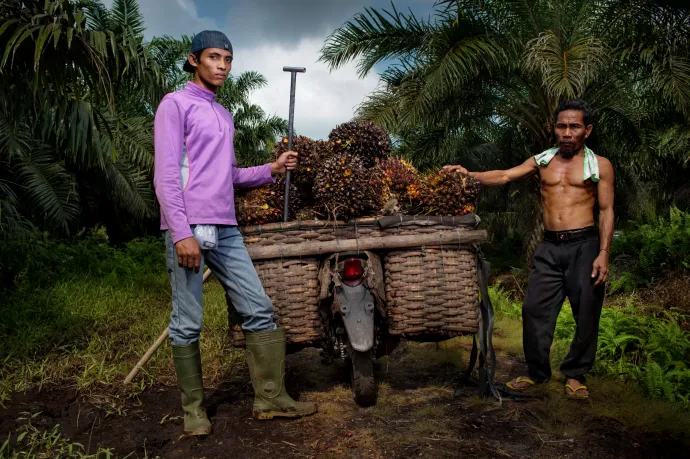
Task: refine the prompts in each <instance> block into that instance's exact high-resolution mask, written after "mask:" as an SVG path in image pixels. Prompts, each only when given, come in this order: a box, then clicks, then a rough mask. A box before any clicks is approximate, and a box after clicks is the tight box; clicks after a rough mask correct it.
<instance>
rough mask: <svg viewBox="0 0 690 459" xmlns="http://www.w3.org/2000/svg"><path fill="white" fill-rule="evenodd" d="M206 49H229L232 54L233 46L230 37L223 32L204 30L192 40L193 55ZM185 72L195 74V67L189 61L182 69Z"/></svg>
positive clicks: (191, 51)
mask: <svg viewBox="0 0 690 459" xmlns="http://www.w3.org/2000/svg"><path fill="white" fill-rule="evenodd" d="M206 48H219V49H227V50H228V51H230V52H231V53H232V44H231V43H230V40H228V37H226V36H225V34H224V33H223V32H218V31H217V30H204V31H203V32H199V33H198V34H196V35H194V38H192V49H191V50H190V53H191V54H194V53H196V52H197V51H203V50H204V49H206ZM182 68H183V69H184V71H185V72H189V73H194V66H192V64H190V63H189V59H187V62H185V63H184V66H183V67H182Z"/></svg>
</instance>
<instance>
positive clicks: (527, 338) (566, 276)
mask: <svg viewBox="0 0 690 459" xmlns="http://www.w3.org/2000/svg"><path fill="white" fill-rule="evenodd" d="M598 255H599V235H598V234H597V231H596V230H595V229H594V228H593V227H591V228H585V229H582V230H578V231H575V232H573V233H570V234H566V235H563V233H551V232H546V233H545V235H544V241H543V242H542V243H541V244H540V245H539V247H538V248H537V250H536V252H535V254H534V265H533V269H532V272H531V274H530V278H529V283H528V286H527V294H526V298H525V302H524V304H523V308H522V331H523V348H524V353H525V359H526V361H527V367H528V370H529V376H530V378H532V380H534V381H535V382H536V383H541V382H544V381H546V380H548V379H549V378H551V364H550V359H549V353H550V350H551V344H552V342H553V334H554V330H555V329H556V319H557V318H558V314H559V312H560V311H561V307H562V306H563V301H564V300H565V297H566V296H567V297H568V299H569V300H570V305H571V306H572V310H573V318H574V319H575V323H576V325H577V326H576V331H575V336H574V337H573V341H572V343H571V344H570V352H569V353H568V355H567V356H566V358H565V360H564V361H563V363H562V364H561V368H560V371H561V373H563V375H564V376H565V377H566V378H573V379H577V380H578V381H580V382H583V383H584V381H585V376H584V375H585V373H587V372H589V371H590V370H591V369H592V366H593V365H594V359H595V356H596V351H597V337H598V332H599V317H600V315H601V308H602V305H603V302H604V285H603V284H601V285H598V286H596V287H595V286H594V282H595V280H596V279H592V269H593V263H594V260H595V259H596V257H597V256H598Z"/></svg>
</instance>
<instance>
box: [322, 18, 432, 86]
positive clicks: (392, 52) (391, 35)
mask: <svg viewBox="0 0 690 459" xmlns="http://www.w3.org/2000/svg"><path fill="white" fill-rule="evenodd" d="M392 8H393V11H390V12H389V11H387V10H382V11H378V10H376V9H373V8H365V14H357V15H355V17H354V18H353V19H352V20H351V21H348V22H347V23H346V24H345V25H344V26H342V27H340V28H339V29H337V30H336V31H335V32H333V33H332V34H331V35H330V36H329V37H328V38H327V39H326V42H325V44H324V46H323V47H322V48H321V51H320V53H321V57H320V58H319V61H320V62H325V63H326V64H328V65H329V66H330V68H331V69H337V68H339V67H341V66H343V65H344V64H346V63H347V62H350V61H352V60H354V59H356V58H360V61H359V63H358V66H357V67H358V72H359V76H360V77H364V76H366V75H367V74H368V73H369V72H370V71H371V69H372V68H373V67H374V65H376V64H377V63H379V62H383V61H386V60H393V59H404V58H408V57H410V56H413V55H414V53H415V52H416V50H417V49H418V48H419V47H420V46H422V45H423V44H424V42H425V40H426V38H427V33H428V32H429V31H430V30H431V26H430V24H429V23H427V22H424V21H422V20H419V19H417V18H416V17H415V16H414V14H412V13H410V14H408V15H405V14H403V13H400V12H398V10H397V9H396V8H395V5H392Z"/></svg>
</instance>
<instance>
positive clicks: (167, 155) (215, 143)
mask: <svg viewBox="0 0 690 459" xmlns="http://www.w3.org/2000/svg"><path fill="white" fill-rule="evenodd" d="M234 137H235V124H234V122H233V119H232V115H231V114H230V112H229V111H227V110H226V109H225V108H224V107H223V106H222V105H220V104H219V103H217V102H216V95H215V93H213V92H211V91H209V90H207V89H204V88H202V87H200V86H198V85H196V84H194V83H192V82H189V83H187V85H186V87H185V88H184V89H183V90H181V91H177V92H173V93H170V94H167V95H166V96H165V97H164V98H163V100H162V101H161V103H160V105H159V106H158V110H157V111H156V119H155V124H154V145H155V150H156V155H155V163H154V178H153V185H154V188H155V190H156V196H157V197H158V202H159V203H160V206H161V229H162V230H168V229H169V230H170V232H171V233H172V239H173V243H176V242H177V241H180V240H182V239H185V238H188V237H192V236H193V234H192V230H191V228H190V225H195V224H215V225H237V219H236V217H235V200H234V188H235V187H239V188H253V187H258V186H261V185H264V184H266V183H270V182H272V181H274V180H275V178H273V177H272V176H271V166H270V164H265V165H263V166H257V167H247V168H239V167H237V161H236V160H235V149H234V146H233V139H234Z"/></svg>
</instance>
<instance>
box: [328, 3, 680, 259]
mask: <svg viewBox="0 0 690 459" xmlns="http://www.w3.org/2000/svg"><path fill="white" fill-rule="evenodd" d="M435 7H436V14H435V17H434V18H433V19H430V20H426V21H425V20H421V19H418V18H417V17H415V16H414V15H413V14H411V13H410V14H403V13H400V12H398V11H397V10H396V9H395V7H393V9H392V11H385V10H384V11H378V10H375V9H367V10H366V11H365V13H363V14H358V15H356V16H355V17H354V18H353V19H352V20H351V21H349V22H347V23H346V24H345V25H344V26H342V27H341V28H339V29H337V30H336V31H335V32H333V34H331V35H330V36H329V38H328V39H327V41H326V43H325V44H324V46H323V48H322V50H321V60H322V61H324V62H326V63H327V64H328V65H329V66H330V67H331V68H332V69H336V68H338V67H340V66H342V65H343V64H345V63H347V62H349V61H352V60H357V61H358V68H359V73H360V75H361V76H365V75H367V74H368V73H369V72H371V71H372V69H373V68H374V66H375V65H377V64H380V63H383V62H386V61H390V60H394V61H396V62H397V63H396V64H394V65H391V66H389V67H388V69H387V70H386V71H385V72H383V74H382V75H381V78H382V83H383V84H382V87H381V88H380V89H379V90H377V91H376V92H374V93H373V94H372V95H371V96H370V97H369V98H368V99H367V100H366V101H365V102H364V103H363V104H362V105H361V106H360V107H359V110H358V112H357V117H358V118H362V119H367V120H371V121H375V122H377V123H379V124H381V125H382V126H384V127H385V128H387V129H388V130H389V131H390V132H391V133H393V134H394V135H395V136H396V137H398V138H399V139H400V145H401V147H400V152H401V153H402V154H405V155H407V156H408V157H409V158H410V159H412V160H413V161H414V162H415V163H416V164H417V165H418V166H420V167H422V168H428V167H438V166H440V165H441V164H445V163H457V162H461V163H463V164H466V165H467V166H468V167H470V168H473V169H479V170H484V169H489V168H506V167H510V166H512V165H515V164H517V163H519V162H522V161H524V159H525V158H527V157H529V156H530V155H533V154H535V153H538V152H540V151H542V150H544V149H546V148H548V147H550V146H552V145H553V142H554V139H553V135H552V122H553V121H552V119H551V116H552V115H551V114H552V113H553V111H554V109H555V107H556V105H557V104H558V102H559V101H560V100H561V99H563V98H567V97H581V98H584V99H585V100H587V101H588V102H590V104H591V105H592V106H593V107H594V108H595V109H596V117H597V121H596V126H597V128H596V129H595V134H596V135H594V136H593V138H592V139H591V141H590V142H589V143H590V146H592V147H593V148H594V149H595V150H596V151H597V152H598V153H600V154H602V155H604V156H607V157H609V158H610V159H611V160H612V161H613V162H614V166H615V167H616V169H617V194H618V203H619V205H618V209H617V214H618V215H619V216H620V217H625V216H626V214H630V213H632V212H625V211H626V210H630V209H631V207H626V206H625V205H621V203H623V204H625V202H627V203H629V204H631V203H633V202H635V201H636V200H637V201H639V200H640V199H639V197H638V198H637V199H636V198H635V196H633V195H634V194H636V193H635V191H633V189H635V187H633V186H632V185H631V184H632V183H634V182H635V181H645V180H648V179H649V178H650V175H649V172H651V171H652V170H654V167H655V165H658V164H659V159H660V158H662V157H663V158H664V159H665V160H666V161H668V162H669V163H670V164H669V166H670V168H669V171H670V170H672V168H673V165H675V166H676V167H677V166H678V165H679V164H682V161H684V160H685V159H686V158H687V154H685V157H683V156H681V153H682V152H683V150H682V148H683V146H685V145H687V139H688V134H689V133H690V129H689V128H688V115H689V114H690V61H689V60H688V57H689V56H688V54H689V49H690V48H689V46H688V36H689V35H688V33H689V32H690V25H689V24H690V21H688V18H689V15H688V11H687V10H683V9H677V8H671V7H669V6H663V5H659V4H657V2H653V1H651V0H633V1H622V0H598V1H594V2H593V1H590V0H568V1H566V0H537V1H534V2H525V1H523V0H505V1H503V0H502V1H486V0H444V1H440V2H438V3H437V4H436V6H435ZM670 132H674V133H676V134H680V137H681V138H684V139H685V141H684V142H679V143H677V144H676V145H673V148H669V145H668V143H666V144H663V143H662V142H661V139H662V138H664V136H663V135H661V134H663V133H666V134H667V136H668V134H669V133H670ZM662 144H663V146H662ZM660 147H661V148H660ZM661 149H663V150H664V151H663V153H662V152H661V151H660V150H661ZM655 175H656V174H655ZM661 175H662V178H663V174H661ZM687 175H688V174H687V170H686V172H685V176H686V178H687ZM658 178H659V177H657V176H655V177H654V179H658ZM665 180H666V181H665V182H664V183H662V184H660V188H662V189H665V190H668V185H671V182H670V181H669V180H667V179H665ZM537 189H538V184H537V182H536V179H535V180H533V181H528V182H525V183H517V184H511V186H510V187H509V189H508V190H507V191H506V190H490V192H488V193H485V195H484V201H483V203H482V212H485V211H484V210H486V212H485V215H486V216H488V217H489V219H491V218H494V219H496V218H498V217H500V219H501V220H502V222H503V223H510V224H512V225H517V226H521V225H523V223H524V222H529V223H530V224H529V225H527V226H524V225H523V227H522V229H523V233H524V234H526V235H535V237H528V238H527V239H528V241H529V243H528V250H527V255H528V257H527V259H530V258H531V252H532V250H531V249H533V248H534V247H535V246H536V244H535V242H537V241H538V238H537V237H536V235H538V234H540V233H541V219H540V206H539V205H538V200H537V199H535V198H536V190H537ZM506 192H507V193H509V194H510V196H512V197H513V198H515V199H505V196H506V194H505V193H506ZM638 194H639V193H638ZM520 197H522V198H521V199H520ZM657 197H659V195H657ZM621 198H623V199H621ZM526 214H531V215H532V218H525V216H526Z"/></svg>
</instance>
